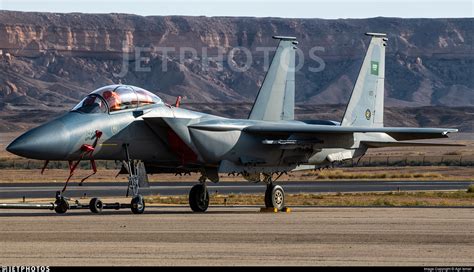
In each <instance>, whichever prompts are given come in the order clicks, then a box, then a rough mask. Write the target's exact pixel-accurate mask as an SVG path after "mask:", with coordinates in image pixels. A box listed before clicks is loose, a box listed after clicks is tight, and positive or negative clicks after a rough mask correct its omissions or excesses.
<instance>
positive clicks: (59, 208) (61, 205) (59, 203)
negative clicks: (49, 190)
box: [54, 197, 69, 214]
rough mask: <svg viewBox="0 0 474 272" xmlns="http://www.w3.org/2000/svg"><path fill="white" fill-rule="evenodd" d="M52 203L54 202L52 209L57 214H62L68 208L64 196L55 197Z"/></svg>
mask: <svg viewBox="0 0 474 272" xmlns="http://www.w3.org/2000/svg"><path fill="white" fill-rule="evenodd" d="M54 204H56V207H54V211H55V212H56V213H57V214H63V213H65V212H67V210H68V209H69V203H68V202H67V200H66V199H64V198H62V197H61V198H58V199H56V201H55V202H54Z"/></svg>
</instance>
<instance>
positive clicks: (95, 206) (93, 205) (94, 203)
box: [89, 197, 104, 213]
mask: <svg viewBox="0 0 474 272" xmlns="http://www.w3.org/2000/svg"><path fill="white" fill-rule="evenodd" d="M103 207H104V203H102V201H101V200H100V199H99V198H96V197H94V198H92V199H91V201H90V202H89V209H90V210H91V212H93V213H101V212H102V208H103Z"/></svg>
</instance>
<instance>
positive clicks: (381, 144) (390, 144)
mask: <svg viewBox="0 0 474 272" xmlns="http://www.w3.org/2000/svg"><path fill="white" fill-rule="evenodd" d="M360 143H361V144H364V145H366V146H367V147H372V148H379V147H398V146H466V145H463V144H443V143H417V142H371V141H361V142H360Z"/></svg>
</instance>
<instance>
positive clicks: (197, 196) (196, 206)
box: [189, 184, 209, 212]
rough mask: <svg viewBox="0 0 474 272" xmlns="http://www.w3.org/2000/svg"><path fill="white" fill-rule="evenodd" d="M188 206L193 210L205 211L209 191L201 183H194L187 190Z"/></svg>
mask: <svg viewBox="0 0 474 272" xmlns="http://www.w3.org/2000/svg"><path fill="white" fill-rule="evenodd" d="M189 206H190V207H191V210H193V212H205V211H206V210H207V208H208V207H209V192H208V191H207V189H206V187H205V186H204V185H202V184H196V185H194V186H193V188H191V191H190V192H189Z"/></svg>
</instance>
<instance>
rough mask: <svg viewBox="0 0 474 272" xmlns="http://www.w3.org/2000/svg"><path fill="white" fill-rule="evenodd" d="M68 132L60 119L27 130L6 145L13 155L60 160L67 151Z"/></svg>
mask: <svg viewBox="0 0 474 272" xmlns="http://www.w3.org/2000/svg"><path fill="white" fill-rule="evenodd" d="M68 146H69V132H68V131H67V130H66V129H65V128H64V125H63V124H62V122H60V121H53V122H51V123H47V124H45V125H42V126H40V127H37V128H34V129H32V130H29V131H27V132H26V133H24V134H23V135H21V136H20V137H18V138H16V139H15V140H14V141H13V142H12V143H11V144H10V145H8V146H7V151H8V152H11V153H13V154H15V155H18V156H22V157H26V158H30V159H38V160H61V159H64V158H65V156H66V155H67V152H68Z"/></svg>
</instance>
